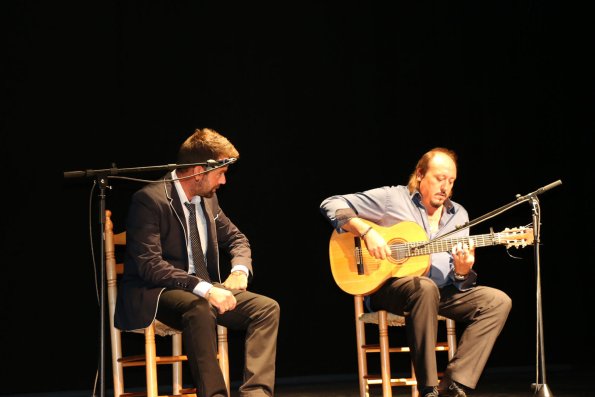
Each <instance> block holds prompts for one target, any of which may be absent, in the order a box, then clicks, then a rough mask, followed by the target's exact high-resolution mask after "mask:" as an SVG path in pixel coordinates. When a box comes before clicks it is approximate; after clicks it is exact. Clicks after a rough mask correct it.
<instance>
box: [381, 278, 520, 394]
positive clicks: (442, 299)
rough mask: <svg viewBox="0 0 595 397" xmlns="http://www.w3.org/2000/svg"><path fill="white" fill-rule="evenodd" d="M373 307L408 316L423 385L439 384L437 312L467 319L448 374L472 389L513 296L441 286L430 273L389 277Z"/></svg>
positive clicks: (410, 339) (416, 366) (411, 343)
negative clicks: (427, 275) (426, 275)
mask: <svg viewBox="0 0 595 397" xmlns="http://www.w3.org/2000/svg"><path fill="white" fill-rule="evenodd" d="M370 306H371V308H372V309H373V310H387V311H389V312H391V313H394V314H398V315H402V316H405V328H406V332H407V342H408V345H409V348H410V350H411V359H412V361H413V368H414V370H415V375H416V378H417V382H418V389H419V390H421V389H422V388H423V387H426V386H437V379H438V370H437V365H436V351H435V350H434V349H435V346H436V338H437V332H438V319H437V318H438V315H442V316H444V317H448V318H451V319H453V320H455V321H456V322H460V323H465V324H466V326H465V330H464V331H463V333H462V335H461V336H460V338H459V340H458V347H457V351H456V353H455V355H454V357H453V358H452V359H451V360H450V361H449V363H448V366H447V368H446V370H445V372H444V374H445V376H447V377H449V378H450V379H452V380H454V381H456V382H458V383H461V384H462V385H464V386H467V387H469V388H471V389H474V388H475V387H476V385H477V382H478V380H479V377H480V376H481V373H482V372H483V369H484V367H485V364H486V362H487V360H488V358H489V356H490V353H491V351H492V347H493V346H494V343H495V342H496V338H497V337H498V335H499V334H500V331H501V330H502V327H504V323H505V322H506V319H507V318H508V313H509V312H510V309H511V308H512V301H511V299H510V298H509V297H508V295H506V294H505V293H504V292H502V291H500V290H498V289H495V288H490V287H484V286H476V287H474V288H472V289H470V290H468V291H459V290H458V289H456V288H455V287H454V286H451V285H450V286H446V287H444V288H442V289H438V287H437V286H436V284H435V283H434V282H433V281H432V280H431V279H429V278H427V277H419V276H407V277H401V278H391V279H389V280H388V281H387V282H386V283H385V284H384V285H383V286H382V287H381V288H380V289H379V290H378V291H376V292H375V293H373V294H372V295H371V296H370Z"/></svg>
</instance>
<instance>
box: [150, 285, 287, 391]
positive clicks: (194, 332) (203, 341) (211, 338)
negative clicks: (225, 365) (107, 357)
mask: <svg viewBox="0 0 595 397" xmlns="http://www.w3.org/2000/svg"><path fill="white" fill-rule="evenodd" d="M233 292H234V295H235V297H236V299H237V305H236V307H235V309H234V310H231V311H228V312H225V313H223V314H219V313H218V312H217V309H215V308H214V307H212V306H211V305H210V304H209V303H208V302H207V301H206V300H205V299H203V298H200V297H198V296H196V295H194V294H193V293H191V292H187V291H183V290H165V291H163V293H162V294H161V297H160V298H159V306H158V310H157V319H159V320H160V321H162V322H163V323H165V324H167V325H169V326H171V327H174V328H176V329H180V330H182V340H183V344H184V350H185V351H186V354H187V355H188V363H189V364H190V370H191V373H192V377H193V380H194V383H195V385H196V387H197V389H198V393H197V394H198V395H200V396H203V397H215V396H217V397H220V396H227V389H226V386H225V381H224V379H223V374H222V373H221V369H220V368H219V364H218V361H217V327H216V325H217V324H221V325H223V326H225V327H227V328H228V329H230V330H245V331H246V343H245V363H244V374H243V383H242V385H241V386H240V389H239V391H240V396H241V397H270V396H273V395H274V387H275V357H276V352H277V332H278V328H279V315H280V310H279V304H278V303H277V302H276V301H275V300H273V299H271V298H268V297H266V296H263V295H259V294H255V293H253V292H250V291H233Z"/></svg>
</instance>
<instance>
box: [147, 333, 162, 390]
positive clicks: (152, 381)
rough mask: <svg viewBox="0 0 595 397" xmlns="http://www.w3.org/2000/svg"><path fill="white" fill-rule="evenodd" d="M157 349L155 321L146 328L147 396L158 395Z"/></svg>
mask: <svg viewBox="0 0 595 397" xmlns="http://www.w3.org/2000/svg"><path fill="white" fill-rule="evenodd" d="M156 356H157V350H156V347H155V323H153V324H151V325H149V326H148V327H147V328H145V360H146V372H147V397H157V395H158V393H159V392H158V388H157V359H156Z"/></svg>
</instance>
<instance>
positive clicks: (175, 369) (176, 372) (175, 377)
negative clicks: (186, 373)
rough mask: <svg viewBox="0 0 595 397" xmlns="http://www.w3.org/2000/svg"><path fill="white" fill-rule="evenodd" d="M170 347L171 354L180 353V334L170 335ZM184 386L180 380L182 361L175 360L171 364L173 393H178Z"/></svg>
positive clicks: (177, 354) (176, 354) (178, 354)
mask: <svg viewBox="0 0 595 397" xmlns="http://www.w3.org/2000/svg"><path fill="white" fill-rule="evenodd" d="M171 338H172V339H171V344H172V349H171V353H172V355H173V356H181V355H182V334H174V335H172V337H171ZM183 387H184V385H183V381H182V362H181V361H177V362H175V363H173V364H172V392H173V394H180V391H181V390H182V388H183Z"/></svg>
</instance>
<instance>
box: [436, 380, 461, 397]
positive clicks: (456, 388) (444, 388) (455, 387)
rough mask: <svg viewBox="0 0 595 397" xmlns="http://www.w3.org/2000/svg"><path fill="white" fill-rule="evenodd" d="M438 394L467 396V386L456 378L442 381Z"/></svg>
mask: <svg viewBox="0 0 595 397" xmlns="http://www.w3.org/2000/svg"><path fill="white" fill-rule="evenodd" d="M438 395H439V396H440V397H467V394H466V393H465V387H464V386H463V385H461V384H459V383H457V382H455V381H454V380H451V381H450V382H448V381H445V382H442V381H441V382H440V384H439V385H438Z"/></svg>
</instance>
